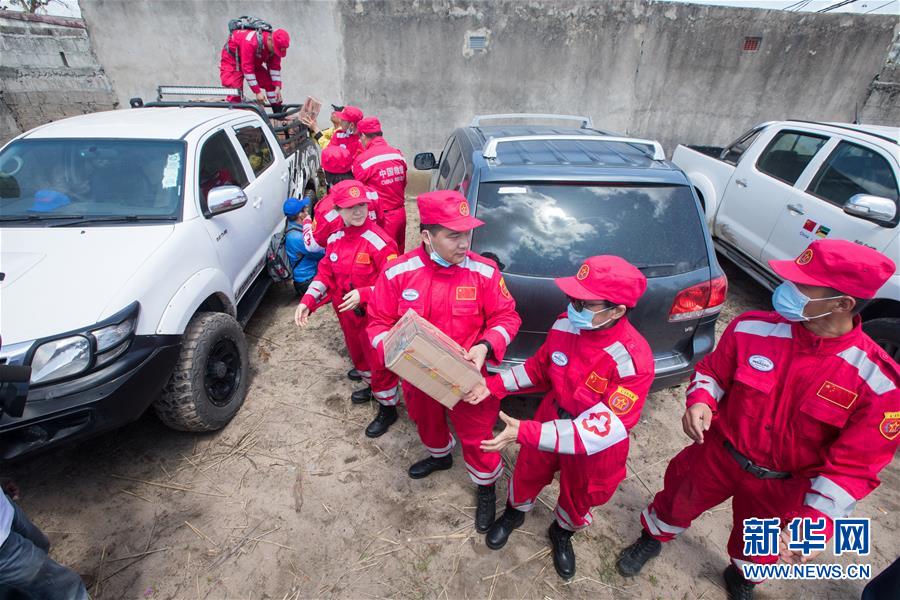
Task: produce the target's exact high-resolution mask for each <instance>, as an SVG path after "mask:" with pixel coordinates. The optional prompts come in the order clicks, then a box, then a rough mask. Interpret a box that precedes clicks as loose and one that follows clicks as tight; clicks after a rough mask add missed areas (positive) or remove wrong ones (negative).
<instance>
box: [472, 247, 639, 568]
mask: <svg viewBox="0 0 900 600" xmlns="http://www.w3.org/2000/svg"><path fill="white" fill-rule="evenodd" d="M556 285H558V286H559V288H560V289H561V290H562V291H563V292H564V293H565V294H566V296H568V297H569V300H570V302H569V308H568V312H567V313H566V314H564V315H560V316H559V318H558V319H557V320H556V322H555V323H554V324H553V327H551V329H550V332H549V333H548V334H547V340H546V341H545V342H544V344H543V345H542V346H541V347H540V349H539V350H538V351H537V354H535V355H534V356H532V357H531V358H529V359H528V360H527V361H525V364H524V365H519V366H515V367H513V368H512V370H510V371H503V372H501V373H500V374H499V375H494V376H493V377H490V378H488V379H487V382H486V384H487V385H486V387H485V386H478V387H476V388H475V389H473V390H472V391H471V392H470V393H469V394H468V396H467V397H465V398H463V400H465V401H466V402H471V403H478V402H480V401H481V400H482V399H484V398H486V397H488V395H489V394H492V395H493V396H495V397H497V398H501V399H502V398H504V397H505V396H506V395H508V394H522V393H529V394H543V393H546V395H545V396H544V399H543V400H542V401H541V405H540V407H539V408H538V410H537V413H535V415H534V420H532V421H518V420H516V419H513V418H510V417H508V416H507V415H506V414H504V413H500V418H501V419H503V421H504V422H505V423H506V428H505V429H504V430H503V432H502V433H500V435H498V436H497V437H496V438H494V439H493V440H489V441H487V442H482V444H481V447H482V449H484V450H487V451H489V452H499V451H500V450H502V449H503V448H504V447H506V446H507V445H509V444H511V443H514V442H519V443H520V444H522V449H521V450H520V451H519V457H518V459H517V460H516V468H515V470H514V471H513V475H512V478H511V481H510V483H509V488H508V495H507V502H506V511H505V512H504V513H503V515H502V516H501V517H500V518H499V519H497V521H496V522H495V523H494V524H493V525H492V526H491V528H490V530H488V532H487V535H486V536H485V543H486V544H487V546H488V548H491V549H493V550H498V549H500V548H502V547H503V546H504V545H505V544H506V541H507V540H508V539H509V536H510V535H511V534H512V532H513V530H514V529H515V528H517V527H519V526H520V525H521V524H522V523H523V522H524V521H525V513H527V512H528V511H530V510H531V509H532V508H533V507H534V503H535V500H537V497H538V494H540V492H541V490H542V489H543V488H544V487H545V486H546V485H548V484H549V483H550V482H551V481H553V475H554V474H555V473H556V472H557V471H559V498H558V499H557V501H556V510H555V511H554V516H555V517H556V518H555V520H554V521H553V523H552V524H551V525H550V531H549V534H550V541H551V543H552V544H553V566H554V567H556V572H557V573H558V574H559V576H560V577H562V578H563V579H569V578H570V577H572V576H573V575H575V551H574V550H573V548H572V543H571V538H572V535H573V534H574V533H575V532H576V531H578V530H579V529H583V528H585V527H587V526H588V525H590V524H591V521H592V520H593V518H592V516H591V507H593V506H599V505H601V504H606V502H608V501H609V499H610V498H612V495H613V493H615V491H616V487H617V486H618V485H619V482H621V481H622V480H623V479H625V459H626V458H627V457H628V432H629V431H630V430H631V428H632V427H634V426H635V425H636V424H637V422H638V421H639V420H640V417H641V409H642V408H643V406H644V399H645V398H646V397H647V392H649V391H650V385H651V384H652V383H653V376H654V370H653V353H652V352H651V350H650V345H649V344H648V343H647V341H646V340H645V339H644V338H643V337H642V336H641V334H640V333H638V331H637V330H636V329H635V328H634V327H632V325H631V323H629V321H628V318H627V317H626V316H625V313H626V311H627V309H629V308H634V306H635V304H637V301H638V299H639V298H640V297H641V295H642V294H643V293H644V290H646V289H647V278H646V277H644V275H643V274H642V273H641V272H640V271H639V270H638V269H637V268H636V267H634V266H633V265H631V264H630V263H628V262H627V261H625V260H623V259H621V258H619V257H617V256H594V257H591V258H589V259H587V260H586V261H585V262H584V264H583V265H581V268H580V269H579V270H578V273H577V274H576V275H575V276H574V277H563V278H560V279H557V280H556Z"/></svg>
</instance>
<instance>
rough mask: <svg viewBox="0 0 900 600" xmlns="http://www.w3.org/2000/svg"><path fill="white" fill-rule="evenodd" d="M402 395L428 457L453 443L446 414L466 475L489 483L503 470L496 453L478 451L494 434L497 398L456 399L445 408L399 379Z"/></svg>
mask: <svg viewBox="0 0 900 600" xmlns="http://www.w3.org/2000/svg"><path fill="white" fill-rule="evenodd" d="M403 398H404V400H405V402H406V408H407V410H408V411H409V418H410V419H411V420H412V421H413V422H414V423H415V424H416V428H417V429H418V431H419V439H420V440H422V444H423V445H424V446H425V449H426V450H428V452H430V453H431V456H433V457H435V458H440V457H442V456H447V455H448V454H450V451H451V450H453V447H454V446H455V445H456V440H455V439H454V438H453V436H452V435H451V434H450V428H449V427H448V426H447V413H448V412H449V416H450V421H451V422H452V423H453V428H454V429H455V430H456V435H458V436H459V440H460V442H461V443H462V453H463V460H464V461H465V463H466V470H468V471H469V477H470V478H471V479H472V481H474V482H475V483H476V484H478V485H489V484H492V483H494V482H495V481H497V480H498V479H499V478H500V475H501V474H502V473H503V461H502V460H500V454H499V453H498V452H482V451H481V442H482V441H484V440H490V439H493V437H494V424H495V423H496V422H497V417H498V416H499V414H500V400H499V399H497V398H494V397H493V396H490V397H488V398H487V399H485V400H484V401H483V402H481V403H480V404H476V405H474V406H473V405H471V404H467V403H465V402H459V403H458V404H457V405H456V406H455V407H454V408H453V410H450V411H448V410H447V408H445V407H444V405H443V404H441V403H440V402H438V401H437V400H435V399H434V398H432V397H431V396H427V395H425V393H423V392H421V391H419V390H418V389H417V388H414V387H413V386H411V385H409V384H408V383H406V382H405V381H404V382H403Z"/></svg>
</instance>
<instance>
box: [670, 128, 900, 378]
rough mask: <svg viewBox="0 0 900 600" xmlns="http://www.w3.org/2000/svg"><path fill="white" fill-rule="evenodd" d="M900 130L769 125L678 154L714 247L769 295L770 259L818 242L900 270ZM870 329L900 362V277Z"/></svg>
mask: <svg viewBox="0 0 900 600" xmlns="http://www.w3.org/2000/svg"><path fill="white" fill-rule="evenodd" d="M898 139H900V128H897V127H879V126H873V125H854V124H848V123H816V122H809V121H777V122H769V123H763V124H761V125H758V126H756V127H754V128H753V129H751V130H750V131H748V132H746V133H745V134H743V135H742V136H741V137H739V138H738V139H737V141H735V142H734V143H733V144H730V145H729V146H727V147H725V148H717V147H709V146H678V147H677V148H676V149H675V153H674V155H673V157H672V162H674V163H675V164H676V165H678V166H679V167H681V169H682V170H683V171H684V172H685V173H686V174H687V176H688V179H690V181H691V183H692V184H693V186H694V189H695V191H696V192H697V195H698V198H699V200H700V203H701V205H702V206H703V209H704V211H705V214H706V220H707V222H708V224H709V230H710V232H711V233H712V236H713V242H714V244H715V246H716V250H718V251H719V252H720V253H721V254H724V255H725V256H726V257H728V258H729V259H731V260H732V261H733V262H734V263H736V264H737V265H738V266H740V267H741V268H742V269H744V270H745V271H746V272H747V273H749V274H750V275H751V276H752V277H754V278H755V279H756V280H757V281H759V282H760V283H762V284H763V285H765V286H767V287H769V288H774V287H775V286H776V285H778V283H780V280H779V279H778V277H777V276H776V275H775V274H774V273H773V272H772V271H771V270H770V269H769V267H768V261H769V260H771V259H790V258H794V257H796V256H797V255H798V254H800V252H801V251H802V250H803V249H804V248H805V247H806V246H807V245H808V244H809V243H810V242H811V241H813V240H815V239H818V238H840V239H846V240H850V241H853V242H856V243H858V244H863V245H865V246H869V247H871V248H875V249H876V250H879V251H880V252H883V253H884V254H885V255H886V256H888V257H890V258H891V259H892V260H893V261H894V262H896V263H898V264H900V240H898V233H900V228H898V226H897V224H898V221H900V214H898V206H897V205H898V197H900V189H898V184H897V182H898V181H900V163H898V154H900V146H898ZM862 319H863V327H864V328H865V330H866V331H867V332H868V333H869V334H870V335H871V336H872V337H873V338H874V339H875V340H876V341H877V342H878V343H879V344H880V345H881V346H882V347H883V348H884V349H885V350H886V351H887V352H888V354H890V355H892V356H893V357H894V359H895V360H900V273H898V274H895V275H894V276H893V277H892V278H891V279H890V280H889V281H888V282H887V283H886V284H885V285H884V286H883V287H882V288H881V290H879V292H878V295H877V297H876V299H875V300H873V301H872V302H870V303H869V304H868V305H867V306H866V307H865V309H864V310H863V311H862Z"/></svg>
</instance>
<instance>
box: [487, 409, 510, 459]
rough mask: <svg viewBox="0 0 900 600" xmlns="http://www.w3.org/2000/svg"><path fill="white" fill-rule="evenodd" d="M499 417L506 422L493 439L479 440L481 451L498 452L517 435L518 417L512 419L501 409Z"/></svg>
mask: <svg viewBox="0 0 900 600" xmlns="http://www.w3.org/2000/svg"><path fill="white" fill-rule="evenodd" d="M500 419H501V420H502V421H503V422H504V423H506V427H505V428H504V429H503V431H501V432H500V433H499V434H498V435H497V437H495V438H494V439H492V440H484V441H483V442H481V451H482V452H500V451H501V450H503V449H504V448H506V447H507V446H509V445H510V444H512V443H513V442H515V441H516V438H518V437H519V420H518V419H513V418H512V417H510V416H508V415H507V414H506V413H505V412H503V411H502V410H501V411H500Z"/></svg>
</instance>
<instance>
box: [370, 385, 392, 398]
mask: <svg viewBox="0 0 900 600" xmlns="http://www.w3.org/2000/svg"><path fill="white" fill-rule="evenodd" d="M372 393H373V394H374V395H375V397H376V398H392V397H394V396H396V395H397V386H396V385H395V386H394V387H392V388H391V389H389V390H384V391H383V392H374V391H373V392H372Z"/></svg>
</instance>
